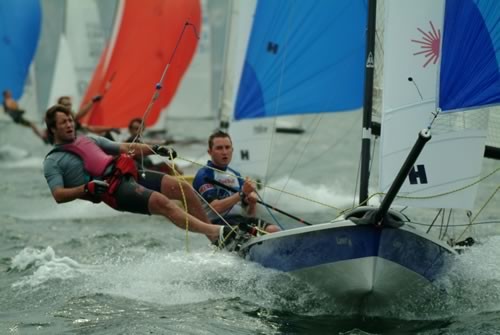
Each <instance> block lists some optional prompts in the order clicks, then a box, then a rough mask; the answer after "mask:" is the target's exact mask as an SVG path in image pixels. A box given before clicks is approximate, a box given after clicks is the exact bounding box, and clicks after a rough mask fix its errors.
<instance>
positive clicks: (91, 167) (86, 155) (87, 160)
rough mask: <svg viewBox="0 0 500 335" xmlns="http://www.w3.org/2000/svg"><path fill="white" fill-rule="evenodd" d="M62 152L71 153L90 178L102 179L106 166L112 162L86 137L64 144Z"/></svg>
mask: <svg viewBox="0 0 500 335" xmlns="http://www.w3.org/2000/svg"><path fill="white" fill-rule="evenodd" d="M59 149H60V150H62V151H68V152H71V153H73V154H75V155H77V156H78V157H80V158H81V159H82V161H83V167H84V169H85V171H86V172H87V173H88V174H89V175H91V176H92V177H102V176H103V175H104V171H105V170H106V168H107V167H108V165H109V164H110V163H111V162H112V161H113V160H114V157H113V156H110V155H108V154H106V153H105V152H104V151H103V150H102V149H101V148H100V147H99V146H98V145H97V144H96V143H95V142H94V141H92V140H91V139H90V138H88V137H87V136H78V137H77V138H76V140H75V141H74V142H72V143H68V144H64V145H62V146H61V147H60V148H59Z"/></svg>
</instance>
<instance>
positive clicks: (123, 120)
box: [83, 0, 201, 127]
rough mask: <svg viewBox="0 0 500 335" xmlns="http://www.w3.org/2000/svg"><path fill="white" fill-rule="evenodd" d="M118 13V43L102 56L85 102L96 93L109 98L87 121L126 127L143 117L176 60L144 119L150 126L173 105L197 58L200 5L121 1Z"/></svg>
mask: <svg viewBox="0 0 500 335" xmlns="http://www.w3.org/2000/svg"><path fill="white" fill-rule="evenodd" d="M117 12H118V14H117V18H116V19H115V21H116V22H117V24H116V25H115V31H114V32H113V36H114V38H113V39H112V41H111V42H110V43H109V45H108V46H107V47H106V48H105V51H104V53H103V54H102V55H101V59H100V61H99V64H98V66H97V69H96V71H95V72H94V76H93V78H92V81H91V83H90V85H89V88H88V90H87V93H86V95H85V98H84V99H83V101H88V100H89V99H90V98H91V97H92V96H94V95H96V94H104V98H103V99H102V101H101V102H100V103H99V104H96V106H95V107H94V108H93V110H92V111H91V112H90V115H89V117H88V118H87V119H86V120H85V122H86V123H87V124H91V125H103V126H113V127H126V126H127V125H128V122H129V121H130V120H131V119H132V118H135V117H143V116H144V113H145V111H146V109H147V107H148V104H149V103H150V101H151V98H152V96H153V93H154V92H155V86H156V84H157V83H158V82H159V81H160V79H161V77H162V73H163V72H164V70H165V68H166V66H167V64H169V61H170V60H172V62H171V63H170V66H169V67H168V71H167V72H166V76H165V78H164V81H163V85H162V89H161V91H160V95H159V98H158V99H157V100H156V102H155V104H154V105H153V107H152V109H151V110H150V112H149V115H148V117H147V119H146V120H145V121H146V125H148V126H151V125H153V124H154V123H155V122H156V121H157V119H158V116H159V114H160V111H161V110H162V109H163V108H165V107H166V106H167V105H168V104H169V103H170V101H171V99H172V97H173V95H174V94H175V91H176V89H177V86H178V84H179V81H180V79H181V77H182V75H183V74H184V72H185V71H186V69H187V67H188V65H189V63H190V62H191V58H192V57H193V54H194V51H195V49H196V45H197V42H198V35H199V34H200V21H201V9H200V3H199V1H198V0H177V1H163V0H150V1H147V2H144V1H140V0H126V1H122V2H120V4H119V8H118V11H117ZM186 23H189V24H186ZM183 31H184V32H183ZM178 41H179V44H178V45H177V42H178ZM174 52H175V57H172V56H173V55H174Z"/></svg>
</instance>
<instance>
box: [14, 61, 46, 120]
mask: <svg viewBox="0 0 500 335" xmlns="http://www.w3.org/2000/svg"><path fill="white" fill-rule="evenodd" d="M19 106H21V108H22V109H24V110H25V111H26V116H27V119H29V120H33V121H34V122H37V123H38V122H39V121H42V119H43V118H42V117H41V115H40V113H39V111H38V96H37V91H36V78H35V68H34V63H31V65H30V69H29V72H28V77H27V78H26V83H25V84H24V91H23V95H22V96H21V99H19Z"/></svg>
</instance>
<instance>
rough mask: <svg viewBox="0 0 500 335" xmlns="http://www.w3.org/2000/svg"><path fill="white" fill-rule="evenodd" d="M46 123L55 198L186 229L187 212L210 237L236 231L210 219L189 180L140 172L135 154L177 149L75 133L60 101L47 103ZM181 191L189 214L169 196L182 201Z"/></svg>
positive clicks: (47, 164) (169, 153)
mask: <svg viewBox="0 0 500 335" xmlns="http://www.w3.org/2000/svg"><path fill="white" fill-rule="evenodd" d="M45 122H46V124H47V129H48V134H49V136H50V137H51V140H52V141H53V143H54V145H55V148H54V149H53V150H52V151H51V152H49V154H48V155H47V156H46V157H45V160H44V166H43V167H44V174H45V178H46V180H47V183H48V185H49V187H50V190H51V192H52V196H53V197H54V199H55V200H56V202H57V203H64V202H69V201H73V200H75V199H83V200H89V201H92V202H95V203H98V202H101V201H104V202H105V203H106V204H108V205H109V206H110V207H112V208H115V209H117V210H120V211H127V212H133V213H140V214H157V215H162V216H164V217H165V218H167V219H168V220H170V221H172V222H173V223H174V224H175V225H176V226H178V227H180V228H185V225H186V217H187V220H188V221H189V224H188V228H189V230H190V231H193V232H197V233H202V234H205V235H206V236H207V237H208V238H209V239H210V240H211V241H215V242H217V241H222V240H226V239H227V238H228V236H229V237H231V236H232V235H233V234H232V230H231V229H230V228H228V227H223V228H221V227H217V226H214V225H212V224H210V221H209V220H208V218H207V215H206V214H205V212H204V210H203V208H202V206H201V203H200V200H199V199H198V197H197V195H196V193H195V192H194V190H193V189H192V187H191V186H190V185H189V184H188V183H186V182H183V181H181V182H179V181H178V180H177V179H175V178H174V177H171V176H168V175H165V174H162V173H158V172H153V171H146V170H145V171H138V170H137V168H136V165H135V163H134V160H133V159H132V157H131V156H134V155H141V152H142V154H144V155H150V154H153V153H154V152H156V153H157V154H159V155H162V156H166V157H170V158H175V157H176V153H175V151H174V150H173V149H170V148H167V147H165V146H158V145H157V146H154V147H152V148H150V147H149V146H148V145H146V144H141V143H133V144H131V143H116V142H113V141H110V140H108V139H106V138H104V137H99V136H96V137H95V138H91V137H88V136H85V135H79V136H78V137H77V136H76V133H75V127H74V122H73V116H72V114H71V111H70V110H69V109H67V108H66V107H64V106H62V105H55V106H52V107H51V108H49V109H48V110H47V112H46V115H45ZM153 151H154V152H153ZM129 152H132V154H131V155H129V154H128V153H129ZM179 183H180V184H179ZM181 187H182V190H181ZM182 191H183V192H184V195H185V197H186V200H187V204H188V212H189V214H188V213H186V212H184V211H183V210H182V209H181V208H180V207H179V206H177V205H176V204H175V203H174V201H172V200H171V199H178V200H180V199H181V198H182Z"/></svg>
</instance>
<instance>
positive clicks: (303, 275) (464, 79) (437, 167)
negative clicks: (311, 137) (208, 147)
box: [228, 0, 500, 312]
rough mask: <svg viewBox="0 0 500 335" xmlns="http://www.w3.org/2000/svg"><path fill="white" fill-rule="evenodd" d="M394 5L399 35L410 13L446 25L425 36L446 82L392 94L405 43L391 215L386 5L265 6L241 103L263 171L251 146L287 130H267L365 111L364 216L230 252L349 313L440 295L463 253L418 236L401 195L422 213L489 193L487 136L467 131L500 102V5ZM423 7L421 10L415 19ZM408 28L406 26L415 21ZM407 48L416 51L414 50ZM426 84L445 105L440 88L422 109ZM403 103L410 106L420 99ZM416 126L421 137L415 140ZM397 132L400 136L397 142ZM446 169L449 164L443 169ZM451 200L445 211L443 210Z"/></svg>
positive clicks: (249, 155)
mask: <svg viewBox="0 0 500 335" xmlns="http://www.w3.org/2000/svg"><path fill="white" fill-rule="evenodd" d="M385 6H386V11H385V12H386V16H385V18H384V19H385V21H387V22H388V21H390V20H391V19H394V17H398V15H396V14H400V13H402V12H407V13H409V15H410V16H411V15H415V16H418V15H417V14H416V13H420V14H422V13H423V14H429V15H431V16H432V18H431V19H430V21H429V19H428V20H427V21H424V22H423V24H429V22H431V34H427V29H420V30H418V29H416V30H415V31H416V33H418V32H419V31H421V32H423V33H424V34H423V35H424V36H423V38H424V39H423V43H429V44H430V51H429V55H428V57H431V62H433V64H434V65H435V67H434V69H435V72H434V74H433V76H434V77H432V75H431V74H426V73H424V72H423V71H416V72H415V73H414V74H412V75H411V76H406V77H405V78H404V80H405V83H406V84H408V85H410V86H411V87H410V89H407V90H406V91H405V90H403V92H402V93H400V88H399V86H402V85H403V84H402V83H401V78H399V80H400V81H399V82H397V81H392V82H391V73H393V74H394V73H397V69H394V68H392V64H389V63H388V62H392V61H394V60H395V59H396V61H399V62H400V64H399V65H400V66H407V65H408V64H405V60H401V59H400V58H398V56H397V52H401V51H404V50H408V49H407V48H404V47H403V46H401V45H400V46H396V45H394V44H392V46H393V47H394V50H384V53H386V54H384V68H385V67H387V69H384V74H385V75H386V76H387V77H388V80H387V81H384V83H383V85H384V86H383V89H382V90H383V97H384V98H385V99H386V100H388V101H387V102H386V101H384V102H383V108H382V109H383V116H382V137H383V139H382V143H383V144H382V149H381V150H380V152H381V165H382V166H383V167H382V171H381V175H382V176H381V182H380V187H381V190H382V191H383V192H384V194H383V197H382V200H381V204H380V205H379V206H376V207H372V206H367V205H365V204H366V201H367V200H368V178H369V174H370V173H369V170H368V168H369V160H370V157H369V155H370V145H371V144H370V140H371V134H370V130H371V102H372V90H373V89H372V83H373V68H374V62H376V60H375V59H374V57H373V56H374V41H375V24H376V22H375V13H376V1H369V6H368V8H366V3H365V1H351V0H349V1H335V2H333V1H315V2H299V1H297V2H293V1H273V2H269V1H258V2H257V5H256V9H255V15H254V18H253V26H252V30H251V33H249V34H248V35H249V38H248V41H249V42H248V47H247V50H246V57H245V60H244V62H243V64H242V66H241V68H242V74H241V75H240V76H239V78H238V79H239V82H240V85H239V90H238V91H237V92H236V90H235V89H234V87H233V89H234V92H233V93H234V97H235V98H234V99H233V100H235V101H236V103H235V105H234V110H235V112H234V119H235V120H243V121H236V122H232V123H231V127H230V133H231V134H232V137H233V143H234V146H235V148H236V150H242V151H241V152H244V153H245V154H244V155H241V157H244V159H243V160H248V161H250V160H253V161H254V162H255V161H258V160H261V161H264V162H265V161H266V158H265V157H260V156H259V151H261V150H260V149H261V148H263V146H262V143H264V142H259V141H260V140H258V141H256V140H255V138H254V139H253V140H252V135H251V134H252V132H253V134H259V133H261V134H265V133H269V132H268V130H269V129H271V130H272V127H273V123H272V122H269V119H265V118H266V117H273V116H276V115H290V114H292V115H293V114H299V113H304V112H306V113H320V112H339V111H347V110H360V109H361V108H363V115H364V119H363V139H362V150H361V151H362V155H361V158H362V162H361V179H362V180H361V184H360V204H361V206H359V207H356V208H353V209H351V210H347V211H345V212H344V213H343V215H342V216H340V217H338V218H334V219H333V220H332V221H330V222H326V223H320V224H314V225H308V226H303V227H298V228H293V229H287V230H283V231H281V232H277V233H273V234H267V235H262V236H257V237H250V238H249V237H248V236H244V235H242V236H240V239H239V240H238V239H236V242H235V243H231V244H229V246H228V248H229V249H230V250H231V249H232V250H235V251H237V252H238V254H239V255H240V256H241V257H243V258H244V259H246V260H249V261H253V262H256V263H259V264H261V265H263V266H265V267H269V268H273V269H276V270H280V271H284V272H287V273H290V274H291V275H293V276H296V277H298V278H300V279H302V280H304V281H306V282H308V283H309V284H311V285H312V286H314V287H317V288H318V289H319V290H321V291H322V292H324V293H326V294H328V295H330V296H331V297H333V298H334V302H335V303H337V304H338V305H342V306H347V307H350V308H353V309H355V310H357V311H361V312H362V311H364V310H365V309H367V308H371V307H380V306H384V305H390V304H394V303H398V302H399V301H401V300H402V299H405V298H409V297H414V296H415V295H416V296H425V295H426V294H430V293H434V292H435V290H433V289H432V288H433V287H434V286H433V285H432V284H433V283H434V282H435V281H436V280H437V279H438V278H439V277H440V276H441V275H443V274H444V273H446V271H447V269H449V267H450V266H451V265H452V264H453V260H454V259H455V258H456V257H457V251H456V250H455V249H454V248H453V243H452V241H444V240H443V239H440V238H439V237H436V236H434V235H433V234H429V233H428V231H427V232H425V231H421V230H419V229H417V228H415V225H414V224H412V222H411V220H410V219H409V218H408V217H407V216H406V215H405V214H403V213H402V212H401V211H398V210H396V209H394V208H395V207H393V204H394V200H395V199H398V201H400V200H399V198H398V194H402V195H404V197H403V198H402V199H401V200H403V199H404V200H411V201H413V202H414V203H413V204H412V206H415V205H418V204H416V203H415V202H420V203H423V202H425V203H426V206H427V207H429V206H430V205H432V204H433V202H434V204H435V205H437V206H434V207H438V208H439V207H441V208H442V207H445V208H469V207H470V205H471V201H473V199H474V192H475V191H474V187H473V185H474V184H476V183H478V182H479V177H480V172H481V163H480V161H481V159H482V155H483V153H484V151H485V139H486V131H484V130H482V129H480V128H481V127H480V126H474V129H470V123H469V122H465V121H463V120H464V118H465V119H466V118H468V115H469V114H468V113H471V111H472V113H475V112H474V110H475V109H478V108H481V107H484V106H487V105H492V104H498V103H499V102H500V81H499V78H500V76H499V75H500V72H499V68H498V62H497V59H499V51H498V50H500V48H498V46H497V47H495V45H498V44H499V43H500V41H499V40H498V32H499V29H500V28H498V27H500V25H499V24H498V23H499V22H500V7H499V6H500V4H498V2H496V1H483V2H478V1H473V0H470V1H469V0H464V1H399V0H398V1H386V2H385ZM417 7H420V10H416V11H415V8H417ZM394 11H397V13H395V12H394ZM332 18H335V19H332ZM443 18H444V20H443ZM400 19H401V20H405V19H404V16H403V17H400ZM367 22H368V23H367ZM409 22H411V21H409ZM405 23H406V21H405ZM366 27H368V34H367V36H365V28H366ZM394 27H398V26H397V24H396V25H395V26H393V27H392V28H391V27H389V26H388V27H387V30H388V34H387V35H386V36H385V37H384V46H386V47H387V46H388V45H391V43H392V42H393V39H394V38H395V37H394V36H393V35H391V34H393V33H394V34H398V33H401V32H400V31H397V29H394ZM434 33H435V34H434ZM441 34H442V35H441ZM429 36H430V37H429ZM441 36H442V40H441ZM403 38H404V37H403ZM433 38H438V41H435V40H433ZM413 39H414V40H418V38H417V37H414V38H413ZM407 42H408V43H411V38H409V39H408V41H407ZM424 45H425V44H424ZM338 46H341V47H338ZM409 50H411V49H409ZM424 50H425V49H424ZM464 50H468V51H470V52H464ZM393 51H394V52H396V53H395V54H394V53H392V52H393ZM417 52H418V51H417ZM414 61H415V60H414ZM418 61H419V62H420V61H421V59H419V60H418ZM236 62H237V61H236ZM401 63H402V64H401ZM424 64H425V61H424ZM427 65H428V63H427ZM418 66H420V67H422V64H418ZM410 68H411V69H415V67H410ZM429 68H430V67H429ZM459 69H463V70H459ZM391 71H392V72H391ZM297 73H299V74H300V75H299V76H297ZM419 75H423V76H427V77H425V78H424V79H422V85H429V83H430V85H431V87H426V88H425V90H426V91H429V92H432V91H433V87H432V85H434V87H435V88H436V91H437V92H438V93H437V95H436V94H433V93H429V95H424V96H422V97H420V95H421V93H420V94H419V92H418V90H417V89H416V87H415V86H414V85H415V84H417V85H418V84H419V83H420V82H421V79H420V77H419ZM410 77H411V80H409V79H410ZM384 79H385V78H384ZM395 80H396V79H395ZM423 81H426V82H425V83H423ZM432 82H434V84H432ZM417 88H418V86H417ZM363 93H364V94H365V95H364V96H363ZM391 94H392V96H393V98H392V99H393V100H392V102H391V98H390V97H391ZM400 94H401V95H403V96H405V94H407V95H406V100H402V98H401V97H400V96H399V95H400ZM408 96H409V98H408ZM417 98H418V100H415V99H417ZM398 99H399V100H398ZM411 99H413V100H411ZM415 109H418V111H419V112H417V113H416V114H418V115H417V116H415V117H414V118H406V119H405V117H404V116H402V118H400V119H399V121H398V122H395V123H394V124H393V125H391V118H397V117H401V116H399V115H398V114H397V112H396V111H403V112H408V110H410V111H414V110H415ZM452 112H457V113H462V115H460V116H457V115H459V114H456V113H452ZM394 113H396V114H394ZM464 113H465V114H466V115H465V116H464V115H463V114H464ZM421 114H423V115H424V117H423V120H424V121H422V118H421V116H422V115H421ZM454 114H455V115H454ZM395 115H398V116H395ZM261 118H263V119H261ZM247 120H248V121H247ZM259 120H261V121H259ZM266 122H267V123H266ZM440 123H441V124H445V125H447V130H446V131H437V134H436V136H433V135H432V132H433V131H434V127H436V128H438V126H436V125H439V127H441V125H440ZM403 124H404V125H406V124H409V126H410V127H411V130H408V128H404V127H402V126H401V125H403ZM233 125H235V128H232V127H233ZM386 125H387V126H386ZM398 126H401V129H398ZM443 127H444V126H443ZM414 128H415V129H414ZM235 129H237V130H236V131H235ZM241 129H244V130H246V131H240V130H241ZM439 130H440V129H439ZM243 132H244V133H246V134H247V135H249V136H248V141H247V142H238V136H239V135H241V133H243ZM394 133H396V135H397V137H392V136H394V135H393V134H394ZM252 141H253V142H254V143H255V142H257V143H259V144H258V145H257V150H256V149H255V147H253V148H252V147H251V144H252ZM240 144H242V145H243V149H241V147H239V145H240ZM247 145H248V147H247ZM457 146H459V147H460V150H458V149H457ZM462 150H465V151H466V152H467V153H466V154H465V153H464V152H463V151H462ZM465 155H468V156H467V158H465V159H464V157H465ZM469 155H470V156H469ZM236 156H237V157H236V158H238V155H236ZM459 156H461V159H459ZM439 158H445V159H444V160H445V161H443V160H441V161H440V162H439V161H436V159H439ZM448 159H450V161H449V162H447V161H446V160H448ZM448 163H451V164H452V165H453V168H452V167H450V166H448ZM387 164H390V165H391V168H388V167H387ZM257 165H259V163H257ZM242 167H244V165H242ZM252 168H253V165H252ZM443 169H444V170H443ZM424 171H425V172H424ZM244 174H245V173H244ZM415 180H416V181H417V182H415ZM400 192H402V193H400ZM437 197H439V198H443V199H444V200H443V199H440V201H439V202H438V201H436V200H435V198H437ZM445 202H447V203H448V205H446V204H444V203H445ZM363 205H364V206H363ZM440 237H442V236H440ZM427 288H429V289H428V290H427Z"/></svg>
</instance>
